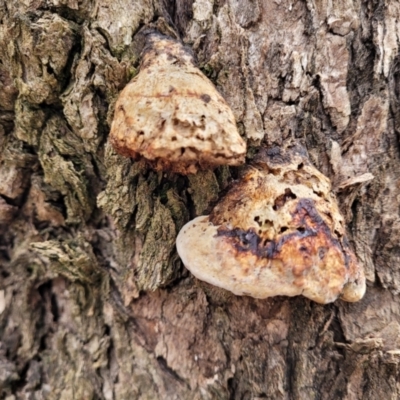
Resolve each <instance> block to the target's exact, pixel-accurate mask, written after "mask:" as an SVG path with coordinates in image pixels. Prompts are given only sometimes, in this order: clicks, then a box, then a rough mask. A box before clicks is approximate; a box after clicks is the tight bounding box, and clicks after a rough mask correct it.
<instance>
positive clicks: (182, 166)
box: [110, 34, 246, 174]
mask: <svg viewBox="0 0 400 400" xmlns="http://www.w3.org/2000/svg"><path fill="white" fill-rule="evenodd" d="M110 140H111V143H112V145H113V146H114V148H115V149H116V150H117V151H118V152H119V153H121V154H122V155H126V156H130V157H133V158H135V159H137V158H139V157H140V156H142V157H144V158H146V159H147V160H148V161H149V163H150V164H151V165H152V166H153V167H154V168H155V169H157V170H161V169H167V170H171V171H173V172H178V173H181V174H187V173H195V172H196V171H197V170H198V169H199V168H214V167H216V166H218V165H239V164H241V163H243V162H244V157H245V153H246V145H245V143H244V141H243V139H242V138H241V137H240V135H239V133H238V131H237V128H236V124H235V118H234V116H233V113H232V111H231V109H230V108H229V106H228V105H227V104H226V102H225V100H224V99H223V97H222V96H221V95H220V94H219V93H218V91H217V90H216V89H215V87H214V85H213V84H212V83H211V82H210V81H209V80H208V79H207V77H206V76H205V75H204V74H203V73H202V72H201V71H200V70H199V69H198V68H197V67H196V66H195V64H194V61H193V57H192V55H191V53H190V51H189V50H188V49H186V48H185V47H184V46H182V44H180V43H179V42H177V41H175V40H173V39H169V38H167V37H164V36H161V35H159V34H151V35H149V36H148V38H147V45H146V47H145V49H144V51H143V58H142V62H141V67H140V73H139V74H138V75H137V76H136V77H135V78H134V79H132V81H131V82H129V84H128V85H127V86H126V87H125V88H124V90H123V91H122V92H121V94H120V96H119V98H118V100H117V103H116V107H115V115H114V120H113V123H112V126H111V133H110Z"/></svg>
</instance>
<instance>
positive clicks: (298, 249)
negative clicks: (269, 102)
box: [176, 149, 366, 304]
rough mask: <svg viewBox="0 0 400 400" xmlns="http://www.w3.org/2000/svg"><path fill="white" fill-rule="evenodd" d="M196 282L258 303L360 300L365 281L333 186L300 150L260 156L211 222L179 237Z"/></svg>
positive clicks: (196, 223)
mask: <svg viewBox="0 0 400 400" xmlns="http://www.w3.org/2000/svg"><path fill="white" fill-rule="evenodd" d="M176 245H177V249H178V253H179V255H180V257H181V259H182V261H183V263H184V265H185V266H186V267H187V268H188V269H189V270H190V271H191V272H192V273H193V275H195V276H196V277H197V278H199V279H201V280H203V281H206V282H208V283H211V284H213V285H216V286H219V287H222V288H224V289H227V290H230V291H231V292H233V293H234V294H236V295H248V296H252V297H256V298H266V297H271V296H278V295H285V296H296V295H303V296H305V297H308V298H309V299H311V300H314V301H316V302H318V303H322V304H325V303H330V302H332V301H334V300H336V299H337V298H338V297H340V298H342V299H343V300H345V301H350V302H354V301H358V300H360V299H361V298H362V297H363V295H364V293H365V287H366V285H365V276H364V271H363V269H362V267H361V266H360V265H359V264H358V262H357V260H356V257H355V255H354V254H353V252H352V250H351V249H350V246H349V243H348V241H347V238H346V234H345V225H344V219H343V217H342V216H341V214H340V211H339V208H338V205H337V202H336V200H335V197H334V195H333V194H332V192H331V183H330V181H329V179H328V178H327V177H326V176H324V175H323V174H322V173H321V172H319V171H318V170H317V169H316V168H314V167H313V166H312V165H311V163H310V162H309V161H308V159H307V157H306V156H305V155H304V154H302V152H301V150H300V151H293V150H291V151H290V152H283V151H282V150H281V149H270V150H269V151H267V150H261V151H260V153H259V155H258V156H257V157H256V158H255V160H254V162H253V163H252V165H251V166H250V167H249V169H248V170H247V172H246V173H245V174H244V176H243V177H242V178H241V179H240V180H239V181H237V182H235V183H234V184H233V186H232V187H231V188H230V190H229V191H228V193H227V194H226V196H225V197H224V198H223V199H222V200H221V201H220V202H219V203H218V204H217V205H216V206H215V208H214V209H213V211H212V212H211V214H210V215H209V216H201V217H197V218H195V219H194V220H193V221H190V222H189V223H188V224H186V225H185V226H184V227H183V228H182V230H181V231H180V233H179V235H178V237H177V242H176Z"/></svg>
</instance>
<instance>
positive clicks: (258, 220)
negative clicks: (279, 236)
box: [254, 215, 262, 226]
mask: <svg viewBox="0 0 400 400" xmlns="http://www.w3.org/2000/svg"><path fill="white" fill-rule="evenodd" d="M254 221H255V222H257V224H258V225H259V226H262V222H261V218H260V217H259V216H258V215H257V216H255V217H254Z"/></svg>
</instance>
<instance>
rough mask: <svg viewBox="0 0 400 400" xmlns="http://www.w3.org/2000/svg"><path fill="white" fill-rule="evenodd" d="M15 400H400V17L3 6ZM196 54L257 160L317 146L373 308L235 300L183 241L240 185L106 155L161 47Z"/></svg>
mask: <svg viewBox="0 0 400 400" xmlns="http://www.w3.org/2000/svg"><path fill="white" fill-rule="evenodd" d="M0 16H1V25H0V149H1V154H0V156H1V159H0V224H1V225H0V232H1V233H0V398H4V399H7V400H12V399H106V400H111V399H158V398H159V399H380V398H381V399H396V398H399V397H400V368H399V362H400V302H399V293H400V269H399V261H400V247H399V238H400V218H399V206H400V181H399V177H400V152H399V134H400V128H399V127H400V91H399V90H400V86H399V85H400V81H399V79H400V56H399V42H400V22H399V21H400V5H399V3H398V1H396V0H387V1H385V2H384V1H381V2H379V1H374V0H369V1H359V0H340V1H332V2H329V1H313V0H309V1H308V0H307V1H305V0H304V1H295V0H275V1H272V0H268V1H263V0H251V1H250V0H226V1H223V0H195V1H193V2H192V1H191V0H188V1H185V0H176V1H172V0H165V1H164V2H158V1H156V0H154V1H151V0H121V1H119V2H113V1H105V0H103V1H98V2H94V1H83V2H79V1H76V0H47V1H45V0H37V1H31V2H28V1H25V2H23V1H17V0H13V1H5V0H3V2H2V3H0ZM147 27H152V28H155V29H158V30H159V31H160V32H162V33H164V34H167V35H169V36H172V37H176V38H178V39H180V40H182V41H183V42H185V43H187V44H188V46H190V47H191V48H192V49H193V51H194V53H195V54H196V56H197V59H198V63H199V67H200V68H201V69H202V70H203V72H204V73H205V74H207V76H209V78H210V79H211V80H212V81H213V82H214V83H215V84H216V86H217V88H218V90H220V92H221V93H222V94H223V95H224V97H225V98H226V100H227V102H228V103H229V104H230V106H231V107H232V109H233V111H234V114H235V117H236V120H237V123H238V126H239V128H240V130H241V133H242V135H243V137H245V138H246V139H247V141H248V146H249V154H248V155H249V159H251V156H252V154H254V153H255V152H256V151H257V148H258V147H259V146H261V145H262V146H276V145H278V146H279V145H281V144H282V143H283V142H284V141H285V140H296V141H298V142H300V143H302V144H304V145H305V146H306V147H307V149H308V152H309V155H310V158H311V160H312V162H313V163H314V164H315V165H316V166H317V167H318V168H319V169H320V170H321V171H322V172H323V173H325V174H326V175H327V176H329V177H330V178H331V180H332V182H333V186H334V189H335V191H336V193H337V195H338V198H339V201H340V205H341V208H342V211H343V213H344V215H345V216H346V221H347V224H348V230H349V236H350V238H351V242H352V245H353V247H354V249H355V252H356V255H357V257H358V259H359V260H360V262H362V263H363V265H364V268H365V271H366V275H367V279H368V288H367V293H366V295H365V297H364V299H363V300H362V301H360V302H359V303H354V304H348V303H344V302H342V301H337V302H335V303H334V304H330V305H326V306H321V305H318V304H315V303H313V302H311V301H308V300H306V299H304V298H285V297H279V298H271V299H266V300H255V299H251V298H246V297H236V296H234V295H232V294H230V293H228V292H226V291H223V290H220V289H218V288H215V287H212V286H210V285H207V284H205V283H202V282H199V281H197V280H195V279H194V278H193V277H192V276H191V275H190V274H189V273H188V272H187V271H186V270H185V269H184V267H183V266H182V265H181V263H180V260H179V257H178V256H177V254H176V251H175V247H174V246H175V237H176V234H177V232H178V231H179V229H180V228H181V227H182V225H183V224H184V223H185V222H187V221H188V220H189V219H190V218H193V217H194V216H196V215H201V214H204V213H207V212H208V211H209V210H210V207H211V206H212V205H213V203H214V202H215V201H217V200H218V198H219V196H220V195H221V193H222V192H223V190H224V189H225V188H226V187H227V185H228V184H229V182H231V181H232V179H234V178H235V176H236V175H237V169H234V168H231V169H227V168H220V169H218V170H216V171H215V172H203V173H199V174H198V175H193V176H189V177H181V176H178V175H174V174H168V173H156V172H154V171H152V170H150V169H148V168H147V167H146V165H145V164H144V163H143V162H134V161H133V160H130V159H126V158H123V157H121V156H119V155H117V154H116V153H115V152H114V150H113V149H112V148H111V147H110V146H109V145H108V143H107V135H108V132H109V127H110V123H111V121H112V116H113V105H114V103H115V100H116V98H117V95H118V93H119V91H120V90H121V89H122V88H123V87H124V85H125V84H126V83H127V82H128V81H129V80H130V79H131V78H132V76H134V75H135V74H136V73H137V69H138V66H139V61H140V58H139V56H140V50H141V48H142V46H143V43H142V39H141V35H140V31H141V30H142V29H144V28H147Z"/></svg>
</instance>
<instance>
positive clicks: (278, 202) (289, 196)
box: [272, 188, 297, 211]
mask: <svg viewBox="0 0 400 400" xmlns="http://www.w3.org/2000/svg"><path fill="white" fill-rule="evenodd" d="M295 199H297V196H296V195H295V194H294V193H293V192H292V191H291V190H290V189H289V188H286V189H285V193H284V194H281V195H280V196H278V197H277V198H276V199H275V202H274V205H273V206H272V208H273V210H274V211H277V210H279V209H280V208H282V207H283V206H284V205H285V203H286V202H287V201H288V200H295Z"/></svg>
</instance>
